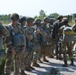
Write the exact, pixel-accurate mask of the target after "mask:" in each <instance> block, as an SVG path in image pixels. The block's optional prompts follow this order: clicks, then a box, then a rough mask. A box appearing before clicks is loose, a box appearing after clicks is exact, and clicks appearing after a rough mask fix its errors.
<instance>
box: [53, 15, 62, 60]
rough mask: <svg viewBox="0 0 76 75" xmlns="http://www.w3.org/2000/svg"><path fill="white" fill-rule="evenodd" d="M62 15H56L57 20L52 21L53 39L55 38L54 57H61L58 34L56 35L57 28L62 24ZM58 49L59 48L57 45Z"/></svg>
mask: <svg viewBox="0 0 76 75" xmlns="http://www.w3.org/2000/svg"><path fill="white" fill-rule="evenodd" d="M62 18H63V17H62V16H58V18H57V20H56V21H55V22H54V23H53V25H54V28H53V39H54V40H55V45H56V49H55V50H56V51H55V54H56V59H62V57H61V47H60V44H58V43H59V36H58V30H59V28H60V27H61V26H62V23H61V22H62ZM58 45H59V47H60V49H59V47H58Z"/></svg>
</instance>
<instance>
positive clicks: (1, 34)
mask: <svg viewBox="0 0 76 75" xmlns="http://www.w3.org/2000/svg"><path fill="white" fill-rule="evenodd" d="M8 36H9V32H8V30H7V29H6V27H5V26H3V25H2V23H0V63H1V59H2V58H3V55H2V51H3V50H2V46H3V42H5V39H6V38H7V37H8ZM3 39H4V40H3Z"/></svg>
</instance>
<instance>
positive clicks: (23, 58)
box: [20, 53, 27, 75]
mask: <svg viewBox="0 0 76 75" xmlns="http://www.w3.org/2000/svg"><path fill="white" fill-rule="evenodd" d="M20 61H21V62H20V64H21V65H20V69H21V73H20V74H21V75H27V74H26V73H25V72H24V70H25V66H26V64H25V53H24V54H22V53H21V54H20ZM24 65H25V66H24Z"/></svg>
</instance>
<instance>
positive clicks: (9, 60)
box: [4, 52, 14, 75]
mask: <svg viewBox="0 0 76 75" xmlns="http://www.w3.org/2000/svg"><path fill="white" fill-rule="evenodd" d="M13 68H14V67H13V59H12V53H10V52H7V54H6V62H5V66H4V75H10V73H11V71H12V69H13Z"/></svg>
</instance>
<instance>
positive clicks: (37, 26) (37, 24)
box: [33, 18, 42, 67]
mask: <svg viewBox="0 0 76 75" xmlns="http://www.w3.org/2000/svg"><path fill="white" fill-rule="evenodd" d="M34 24H35V25H34V29H35V31H34V34H35V46H36V48H35V51H34V59H33V66H36V67H39V64H38V63H37V60H38V61H39V62H41V60H40V58H41V52H40V46H41V43H42V42H41V41H42V40H41V39H40V37H41V34H40V33H39V31H40V32H41V30H42V28H41V27H40V25H41V20H40V19H38V18H37V19H35V22H34Z"/></svg>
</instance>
